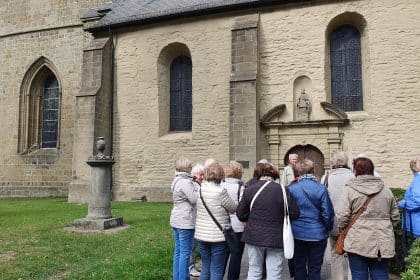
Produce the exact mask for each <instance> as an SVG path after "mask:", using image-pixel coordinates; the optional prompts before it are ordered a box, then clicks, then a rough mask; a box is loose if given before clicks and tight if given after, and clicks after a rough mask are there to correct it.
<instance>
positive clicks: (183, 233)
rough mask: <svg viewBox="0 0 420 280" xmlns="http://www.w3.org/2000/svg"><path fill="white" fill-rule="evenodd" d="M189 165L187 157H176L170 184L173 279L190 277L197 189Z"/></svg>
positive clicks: (178, 279) (184, 279)
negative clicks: (172, 178)
mask: <svg viewBox="0 0 420 280" xmlns="http://www.w3.org/2000/svg"><path fill="white" fill-rule="evenodd" d="M191 165H192V164H191V161H189V160H188V159H185V158H180V159H178V160H177V161H176V163H175V170H176V172H175V179H174V180H173V181H172V185H171V191H172V200H173V208H172V212H171V218H170V225H171V227H172V232H173V235H174V239H175V250H174V258H173V279H174V280H187V279H190V277H189V272H188V266H189V259H190V255H191V250H192V246H193V238H194V226H195V217H196V208H195V207H196V203H197V189H196V188H195V187H194V185H193V182H192V178H191V176H190V172H191Z"/></svg>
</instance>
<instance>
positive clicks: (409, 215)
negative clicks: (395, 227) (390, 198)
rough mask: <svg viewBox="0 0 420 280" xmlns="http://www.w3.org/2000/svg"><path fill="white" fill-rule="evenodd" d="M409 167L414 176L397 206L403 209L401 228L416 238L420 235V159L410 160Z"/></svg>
mask: <svg viewBox="0 0 420 280" xmlns="http://www.w3.org/2000/svg"><path fill="white" fill-rule="evenodd" d="M410 168H411V170H412V171H413V174H414V178H413V181H412V182H411V184H410V186H409V187H408V189H407V191H406V192H405V196H404V199H402V200H400V201H399V202H398V207H400V208H403V209H405V216H404V217H403V220H402V225H403V228H405V230H406V231H407V232H408V233H409V234H410V235H411V234H413V236H414V237H416V238H417V237H420V159H416V160H412V161H411V162H410Z"/></svg>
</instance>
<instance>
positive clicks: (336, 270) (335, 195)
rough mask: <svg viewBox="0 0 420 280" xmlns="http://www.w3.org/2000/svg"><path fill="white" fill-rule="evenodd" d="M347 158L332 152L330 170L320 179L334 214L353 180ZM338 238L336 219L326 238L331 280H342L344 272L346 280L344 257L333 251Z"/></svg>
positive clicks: (341, 152)
mask: <svg viewBox="0 0 420 280" xmlns="http://www.w3.org/2000/svg"><path fill="white" fill-rule="evenodd" d="M347 163H348V157H347V156H346V154H345V153H344V152H343V151H339V150H337V151H334V152H333V154H332V157H331V170H330V171H327V173H326V174H325V175H324V176H323V177H322V178H321V183H322V184H324V185H325V186H326V187H327V189H328V194H329V196H330V199H331V203H332V204H333V208H334V212H337V211H338V209H339V208H340V207H341V204H342V199H343V193H344V188H345V185H346V184H347V182H348V181H350V180H351V179H352V178H354V174H353V173H352V172H351V170H350V168H349V167H348V165H347ZM337 236H338V225H337V219H336V218H334V226H333V229H332V230H331V231H330V237H329V238H328V243H329V247H328V248H329V252H330V253H331V262H330V264H331V279H334V280H335V279H337V280H344V279H345V271H348V279H351V275H350V274H351V273H350V271H349V270H348V260H347V258H346V257H345V256H344V255H339V254H337V252H336V251H335V245H336V242H337Z"/></svg>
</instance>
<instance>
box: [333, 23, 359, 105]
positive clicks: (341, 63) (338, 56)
mask: <svg viewBox="0 0 420 280" xmlns="http://www.w3.org/2000/svg"><path fill="white" fill-rule="evenodd" d="M330 51H331V53H330V58H331V97H332V104H335V105H337V106H338V107H340V108H341V109H343V110H344V111H362V110H363V89H362V62H361V50H360V33H359V31H358V30H357V29H356V28H354V27H353V26H350V25H343V26H341V27H339V28H338V29H336V30H335V31H334V32H333V33H332V34H331V41H330Z"/></svg>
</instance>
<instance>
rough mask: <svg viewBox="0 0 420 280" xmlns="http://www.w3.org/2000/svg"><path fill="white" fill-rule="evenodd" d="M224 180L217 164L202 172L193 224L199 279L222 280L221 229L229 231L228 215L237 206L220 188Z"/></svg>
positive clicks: (223, 251)
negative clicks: (197, 248) (200, 262)
mask: <svg viewBox="0 0 420 280" xmlns="http://www.w3.org/2000/svg"><path fill="white" fill-rule="evenodd" d="M224 177H225V173H224V170H223V167H222V166H221V165H220V164H218V163H217V162H216V163H213V164H210V165H209V166H206V167H205V169H204V182H203V184H202V185H201V187H200V192H199V199H198V200H197V220H196V225H195V238H196V239H197V242H198V247H199V248H200V255H201V261H202V266H201V275H200V279H201V280H210V279H211V280H222V279H223V269H224V264H225V250H226V242H225V236H224V234H223V232H222V230H224V229H228V228H230V218H229V213H234V212H235V210H236V206H237V205H236V203H235V202H234V201H233V200H232V199H231V198H230V196H229V194H228V192H227V191H226V189H225V188H223V187H221V186H220V183H221V181H222V180H223V179H224Z"/></svg>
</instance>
